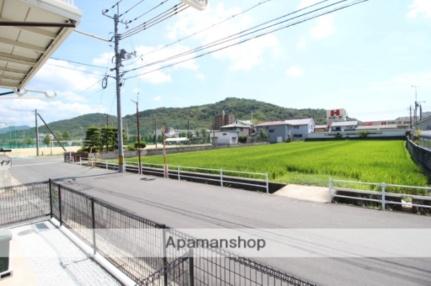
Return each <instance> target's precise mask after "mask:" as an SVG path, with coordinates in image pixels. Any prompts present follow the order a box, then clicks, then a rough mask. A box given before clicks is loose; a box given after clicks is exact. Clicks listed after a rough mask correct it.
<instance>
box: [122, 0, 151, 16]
mask: <svg viewBox="0 0 431 286" xmlns="http://www.w3.org/2000/svg"><path fill="white" fill-rule="evenodd" d="M144 1H145V0H139V1H138V2H136V3H135V4H133V5H132V6H131V7H130V8H129V9H127V10H126V11H124V12H123V13H122V14H121V15H120V16H119V17H122V16H124V15H126V14H127V13H129V12H130V11H132V10H133V9H135V8H136V7H137V6H138V5H140V4H141V3H142V2H144Z"/></svg>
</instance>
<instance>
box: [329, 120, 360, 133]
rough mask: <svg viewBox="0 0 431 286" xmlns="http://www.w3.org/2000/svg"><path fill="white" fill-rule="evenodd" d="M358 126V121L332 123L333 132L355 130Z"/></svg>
mask: <svg viewBox="0 0 431 286" xmlns="http://www.w3.org/2000/svg"><path fill="white" fill-rule="evenodd" d="M357 127H358V121H337V122H332V123H331V125H330V131H331V132H347V131H355V130H356V128H357Z"/></svg>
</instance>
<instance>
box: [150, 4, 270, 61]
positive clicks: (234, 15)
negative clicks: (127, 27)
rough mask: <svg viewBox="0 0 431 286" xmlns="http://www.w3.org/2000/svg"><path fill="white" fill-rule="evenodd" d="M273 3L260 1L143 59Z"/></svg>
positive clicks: (156, 50)
mask: <svg viewBox="0 0 431 286" xmlns="http://www.w3.org/2000/svg"><path fill="white" fill-rule="evenodd" d="M271 1H273V0H265V1H260V2H258V3H256V4H254V5H253V6H251V7H249V8H247V9H245V10H242V11H241V12H238V13H235V14H232V15H230V16H228V17H226V18H224V19H223V20H221V21H219V22H216V23H213V24H211V25H209V26H207V27H205V28H203V29H201V30H198V31H196V32H193V33H191V34H188V35H186V36H184V37H182V38H180V39H178V40H175V41H173V42H171V43H168V44H166V45H163V46H162V47H160V48H157V49H154V50H152V51H149V52H147V53H145V54H142V55H141V57H145V56H147V55H150V54H153V53H155V52H159V51H161V50H164V49H166V48H168V47H170V46H173V45H176V44H178V43H181V42H183V41H185V40H187V39H190V38H191V37H194V36H197V35H199V34H202V33H204V32H206V31H209V30H211V29H213V28H215V27H217V26H219V25H221V24H224V23H226V22H228V21H230V20H233V19H235V18H236V17H238V16H241V15H244V14H246V13H248V12H250V11H252V10H254V9H256V8H258V7H260V6H262V5H264V4H266V3H268V2H271Z"/></svg>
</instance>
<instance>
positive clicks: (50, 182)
mask: <svg viewBox="0 0 431 286" xmlns="http://www.w3.org/2000/svg"><path fill="white" fill-rule="evenodd" d="M48 188H49V216H50V217H51V218H52V180H51V179H49V180H48Z"/></svg>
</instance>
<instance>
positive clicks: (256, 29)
mask: <svg viewBox="0 0 431 286" xmlns="http://www.w3.org/2000/svg"><path fill="white" fill-rule="evenodd" d="M328 1H329V0H322V1H320V2H317V3H315V4H312V5H309V6H307V7H304V8H301V9H298V10H295V11H292V12H289V13H287V14H284V15H282V16H279V17H276V18H273V19H271V20H268V21H265V22H263V23H260V24H258V25H255V26H252V27H250V28H247V29H245V30H242V31H240V32H236V33H233V34H230V35H228V36H225V37H223V38H220V39H218V40H215V41H212V42H209V43H206V44H204V45H202V46H199V47H197V48H193V49H190V50H187V51H184V52H181V53H178V54H175V55H172V56H169V57H167V58H164V59H161V60H157V61H154V62H150V63H147V64H144V65H141V66H138V67H135V68H132V69H129V70H127V71H125V73H127V72H131V71H136V70H139V69H142V68H146V67H149V66H152V65H156V64H160V63H163V62H165V61H168V60H172V59H175V58H178V57H183V56H186V55H189V54H194V53H196V52H199V51H202V50H205V49H208V48H211V47H214V46H217V45H221V44H224V43H227V42H230V41H233V40H236V39H240V38H241V37H244V36H247V35H250V34H253V33H257V32H259V31H262V30H265V29H269V28H271V27H273V26H276V25H280V24H283V23H285V22H287V21H291V20H294V19H297V18H300V17H303V16H305V15H308V14H311V13H314V12H317V11H320V10H323V9H326V8H329V7H331V6H334V5H337V4H340V3H343V2H346V1H349V0H340V1H337V2H334V3H331V4H328V5H326V6H323V7H320V8H316V9H315V10H312V11H309V12H306V13H303V14H300V15H298V16H295V17H291V18H287V17H289V16H292V15H295V14H298V13H300V12H303V11H306V10H308V9H310V8H313V7H315V6H318V5H321V4H323V3H326V2H328ZM284 18H287V19H284ZM281 19H284V20H281ZM279 20H281V21H279ZM275 21H279V22H276V23H275V24H271V23H272V22H275ZM265 25H267V26H266V27H263V28H261V27H262V26H265Z"/></svg>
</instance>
